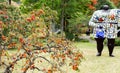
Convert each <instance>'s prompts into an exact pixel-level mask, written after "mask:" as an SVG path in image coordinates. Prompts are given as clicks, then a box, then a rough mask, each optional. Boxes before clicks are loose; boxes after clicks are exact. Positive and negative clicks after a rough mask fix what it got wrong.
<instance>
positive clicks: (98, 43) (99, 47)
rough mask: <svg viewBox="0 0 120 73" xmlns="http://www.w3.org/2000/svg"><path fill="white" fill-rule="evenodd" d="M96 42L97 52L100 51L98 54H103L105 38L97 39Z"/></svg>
mask: <svg viewBox="0 0 120 73" xmlns="http://www.w3.org/2000/svg"><path fill="white" fill-rule="evenodd" d="M95 40H96V43H97V51H98V53H100V54H101V53H102V50H103V47H104V46H103V45H104V44H103V42H104V40H105V38H95Z"/></svg>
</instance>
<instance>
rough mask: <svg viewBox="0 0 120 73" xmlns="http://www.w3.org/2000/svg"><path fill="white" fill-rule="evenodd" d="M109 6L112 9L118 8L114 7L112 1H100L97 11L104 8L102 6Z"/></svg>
mask: <svg viewBox="0 0 120 73" xmlns="http://www.w3.org/2000/svg"><path fill="white" fill-rule="evenodd" d="M105 4H106V5H109V6H110V9H113V8H116V6H115V5H114V3H113V2H111V1H110V0H98V4H96V9H100V8H101V7H102V5H105Z"/></svg>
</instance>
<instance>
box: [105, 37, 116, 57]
mask: <svg viewBox="0 0 120 73" xmlns="http://www.w3.org/2000/svg"><path fill="white" fill-rule="evenodd" d="M114 44H115V39H108V43H107V46H108V50H109V55H112V53H113V49H114Z"/></svg>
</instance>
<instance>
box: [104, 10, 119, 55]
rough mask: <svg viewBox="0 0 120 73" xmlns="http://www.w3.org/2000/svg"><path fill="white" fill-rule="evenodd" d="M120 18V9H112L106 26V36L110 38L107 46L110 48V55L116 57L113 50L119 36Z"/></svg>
mask: <svg viewBox="0 0 120 73" xmlns="http://www.w3.org/2000/svg"><path fill="white" fill-rule="evenodd" d="M119 19H120V10H119V9H111V10H110V12H109V14H108V24H107V26H106V32H107V33H106V38H107V40H108V42H107V46H108V50H109V56H110V57H114V55H113V54H112V53H113V50H114V45H115V38H116V37H117V28H118V27H119V26H120V25H119Z"/></svg>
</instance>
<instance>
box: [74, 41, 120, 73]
mask: <svg viewBox="0 0 120 73" xmlns="http://www.w3.org/2000/svg"><path fill="white" fill-rule="evenodd" d="M75 45H76V46H77V47H79V48H80V49H81V51H83V55H84V57H85V60H83V61H82V63H81V65H80V73H119V72H120V69H119V68H120V61H119V60H120V46H116V47H115V49H114V52H113V54H114V55H115V57H109V56H108V48H107V46H106V45H105V46H104V49H103V53H102V56H100V57H96V52H97V50H96V44H95V43H82V42H77V43H75Z"/></svg>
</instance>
